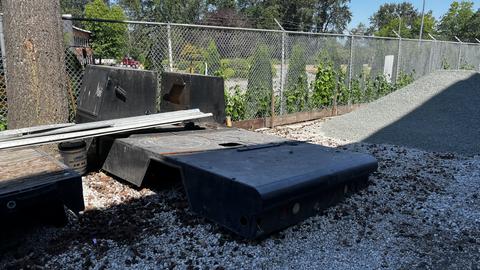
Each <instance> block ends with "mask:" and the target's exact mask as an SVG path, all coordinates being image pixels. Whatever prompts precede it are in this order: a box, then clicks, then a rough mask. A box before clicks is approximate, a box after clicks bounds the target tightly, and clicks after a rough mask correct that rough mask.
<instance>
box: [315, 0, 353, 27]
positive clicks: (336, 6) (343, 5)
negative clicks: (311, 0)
mask: <svg viewBox="0 0 480 270" xmlns="http://www.w3.org/2000/svg"><path fill="white" fill-rule="evenodd" d="M349 3H350V0H323V1H322V0H317V1H316V3H315V11H316V12H315V15H314V22H315V26H314V27H315V32H332V33H342V32H343V31H345V29H346V28H347V25H348V23H350V21H351V20H352V12H351V11H350V7H349V6H348V4H349Z"/></svg>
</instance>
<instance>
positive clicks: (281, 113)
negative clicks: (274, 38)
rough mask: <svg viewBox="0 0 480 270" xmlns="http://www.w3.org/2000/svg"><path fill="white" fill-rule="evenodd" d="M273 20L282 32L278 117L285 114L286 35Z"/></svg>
mask: <svg viewBox="0 0 480 270" xmlns="http://www.w3.org/2000/svg"><path fill="white" fill-rule="evenodd" d="M274 20H275V22H276V23H277V25H278V27H280V30H282V59H281V63H280V115H283V114H284V113H285V111H284V103H285V102H284V97H283V90H284V87H285V74H284V73H285V37H286V35H287V33H286V32H285V29H284V28H283V27H282V25H281V24H280V23H279V22H278V21H277V19H274ZM272 103H273V101H272ZM274 107H275V106H274V105H272V108H274ZM272 112H273V111H272Z"/></svg>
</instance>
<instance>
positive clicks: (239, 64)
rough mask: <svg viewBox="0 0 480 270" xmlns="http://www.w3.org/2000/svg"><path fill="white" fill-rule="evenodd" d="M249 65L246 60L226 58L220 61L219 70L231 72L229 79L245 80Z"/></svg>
mask: <svg viewBox="0 0 480 270" xmlns="http://www.w3.org/2000/svg"><path fill="white" fill-rule="evenodd" d="M249 67H250V64H249V61H248V59H244V58H228V59H221V60H220V70H221V72H222V73H227V72H226V70H233V72H234V73H233V75H232V76H231V77H229V78H247V77H248V70H249Z"/></svg>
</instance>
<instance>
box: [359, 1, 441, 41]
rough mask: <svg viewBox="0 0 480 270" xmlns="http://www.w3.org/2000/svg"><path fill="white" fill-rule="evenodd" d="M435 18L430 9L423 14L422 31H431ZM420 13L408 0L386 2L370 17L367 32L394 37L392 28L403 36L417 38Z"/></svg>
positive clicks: (433, 28)
mask: <svg viewBox="0 0 480 270" xmlns="http://www.w3.org/2000/svg"><path fill="white" fill-rule="evenodd" d="M435 23H436V21H435V18H434V17H433V15H432V11H428V12H426V14H425V22H424V28H423V33H424V34H425V33H433V32H434V30H435ZM420 25H421V13H420V12H419V11H418V10H417V9H415V7H414V6H413V5H412V4H411V3H409V2H403V3H398V4H395V3H387V4H383V5H381V6H380V8H379V9H378V11H376V12H375V13H374V14H373V15H372V16H371V17H370V28H369V31H368V33H369V34H375V35H377V36H387V37H395V34H394V33H393V30H395V31H397V32H398V28H399V26H400V35H401V36H402V37H405V38H417V37H418V36H419V35H420Z"/></svg>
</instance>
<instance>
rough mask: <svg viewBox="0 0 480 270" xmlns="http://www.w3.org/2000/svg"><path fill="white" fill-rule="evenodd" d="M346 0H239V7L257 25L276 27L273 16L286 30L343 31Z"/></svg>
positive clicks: (346, 19)
mask: <svg viewBox="0 0 480 270" xmlns="http://www.w3.org/2000/svg"><path fill="white" fill-rule="evenodd" d="M349 2H350V0H298V1H289V0H239V1H238V7H239V9H240V10H241V11H242V12H243V13H244V14H246V16H247V17H248V18H249V19H250V20H252V21H253V22H254V24H255V26H256V27H257V28H278V26H277V25H276V23H275V21H274V18H275V19H278V20H279V21H280V22H281V23H282V26H283V27H284V28H285V29H287V30H299V31H313V32H336V33H341V32H343V31H344V30H345V29H346V27H347V24H348V23H349V22H350V20H351V17H352V13H351V12H350V9H349V6H348V3H349Z"/></svg>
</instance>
